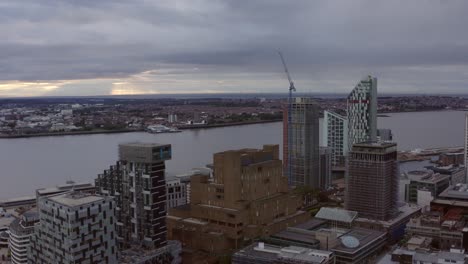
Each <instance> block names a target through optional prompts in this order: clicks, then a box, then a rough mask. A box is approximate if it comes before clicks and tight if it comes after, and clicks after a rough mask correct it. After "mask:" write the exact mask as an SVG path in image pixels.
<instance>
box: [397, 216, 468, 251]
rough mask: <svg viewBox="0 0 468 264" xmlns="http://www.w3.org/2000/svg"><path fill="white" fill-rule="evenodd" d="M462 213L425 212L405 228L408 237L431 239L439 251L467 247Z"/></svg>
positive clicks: (466, 232) (464, 221)
mask: <svg viewBox="0 0 468 264" xmlns="http://www.w3.org/2000/svg"><path fill="white" fill-rule="evenodd" d="M462 213H463V211H460V210H457V209H450V210H448V211H447V212H446V213H444V212H440V211H430V212H425V213H424V214H422V215H420V216H419V217H415V218H413V219H411V220H410V221H409V222H408V224H407V226H406V233H407V235H409V236H422V237H428V238H431V239H432V240H433V241H434V242H435V243H433V245H437V247H438V248H439V249H441V250H449V249H451V248H464V249H466V248H467V247H468V243H467V242H466V241H467V240H468V236H467V235H468V231H467V230H466V228H465V224H466V220H465V219H464V217H463V214H462Z"/></svg>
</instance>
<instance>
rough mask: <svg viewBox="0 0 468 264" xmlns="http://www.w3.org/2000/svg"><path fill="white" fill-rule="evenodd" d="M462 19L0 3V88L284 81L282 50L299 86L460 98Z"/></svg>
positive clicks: (257, 0)
mask: <svg viewBox="0 0 468 264" xmlns="http://www.w3.org/2000/svg"><path fill="white" fill-rule="evenodd" d="M467 11H468V2H466V1H462V0H453V1H434V2H427V1H403V0H397V1H371V0H359V1H345V0H342V1H339V0H332V1H307V0H298V1H279V0H274V1H270V0H269V1H267V0H263V1H262V0H253V1H236V0H225V1H221V0H219V1H216V0H187V1H124V0H119V1H116V0H100V1H90V0H85V1H72V0H68V1H65V0H63V1H58V0H56V1H55V0H42V1H33V0H24V1H13V0H11V1H3V2H2V3H0V22H1V23H0V34H2V35H3V36H6V37H5V38H2V40H0V50H1V52H0V79H1V80H4V81H7V80H22V81H27V80H67V79H93V78H124V77H127V76H130V75H134V74H137V73H140V72H143V71H147V70H153V69H161V68H163V67H164V66H165V65H171V67H172V68H177V67H178V65H179V66H180V67H181V70H180V71H179V73H178V74H180V75H183V74H184V73H185V69H186V68H187V67H188V68H191V67H200V68H202V69H203V74H204V78H209V76H211V77H213V76H217V75H222V74H228V73H232V74H235V73H248V74H243V75H242V78H245V79H246V80H247V79H248V80H256V79H258V78H259V77H258V76H263V75H262V74H271V75H272V76H278V78H281V77H282V75H281V74H282V69H281V65H280V63H279V60H278V57H277V54H276V50H277V49H281V50H282V51H283V52H284V53H285V55H286V58H287V61H288V64H289V66H290V68H291V70H292V72H293V75H294V77H295V78H298V79H299V80H300V81H302V82H303V83H304V84H305V85H310V86H313V85H315V86H323V87H328V85H330V87H331V86H332V85H336V84H337V83H340V84H341V83H342V84H345V83H349V86H348V87H350V86H352V85H353V84H354V83H355V82H356V80H357V79H359V78H360V77H362V75H365V74H366V73H369V72H370V73H374V74H376V75H378V76H379V77H381V78H388V79H387V83H388V84H389V85H388V86H387V87H385V81H384V80H383V82H380V83H381V84H382V85H384V87H385V88H386V89H388V91H391V89H394V87H398V86H399V87H408V89H414V90H417V89H420V86H425V87H431V89H434V90H436V89H437V87H438V86H440V84H439V82H440V81H442V82H443V81H444V80H447V83H449V82H448V81H449V80H450V84H448V85H450V87H448V89H452V90H453V91H462V90H463V89H464V84H465V81H466V76H465V75H464V73H463V70H460V69H465V68H466V67H465V66H467V65H468V34H465V28H466V25H468V17H467V16H466V15H465V14H466V12H467ZM414 66H430V67H432V69H433V70H431V72H430V73H428V72H427V71H414V70H408V67H414ZM446 66H453V67H450V68H449V69H450V70H449V72H447V71H446V70H445V71H444V70H443V68H444V67H446ZM455 66H459V67H458V68H457V67H455ZM438 69H439V70H438ZM446 69H447V68H446ZM434 71H436V72H437V73H436V74H435V73H434ZM187 74H191V77H193V75H194V73H192V72H189V73H187ZM356 75H357V76H356ZM195 76H196V75H195ZM207 76H208V77H207ZM431 76H438V79H437V80H440V81H437V80H434V79H433V78H431ZM260 78H262V77H260ZM454 80H457V81H454ZM403 82H407V83H406V84H405V83H403ZM428 82H432V83H428ZM390 84H391V85H392V86H390ZM257 85H258V86H259V87H260V86H261V85H262V84H261V83H258V84H257ZM348 87H344V88H346V89H347V88H348ZM411 87H412V88H411ZM319 88H320V87H317V89H319ZM278 89H279V88H278ZM402 89H403V88H402ZM72 90H73V89H72V88H70V87H68V88H67V91H72ZM274 91H276V90H273V92H274ZM77 92H79V91H78V88H77ZM86 92H89V91H88V90H86Z"/></svg>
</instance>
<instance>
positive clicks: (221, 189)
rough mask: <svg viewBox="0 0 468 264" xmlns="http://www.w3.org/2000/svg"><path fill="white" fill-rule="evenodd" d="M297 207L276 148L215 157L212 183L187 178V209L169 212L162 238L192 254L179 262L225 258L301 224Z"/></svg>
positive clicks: (297, 199) (304, 217)
mask: <svg viewBox="0 0 468 264" xmlns="http://www.w3.org/2000/svg"><path fill="white" fill-rule="evenodd" d="M301 205H302V197H300V195H296V194H293V193H290V192H289V188H288V185H287V179H286V177H284V176H283V173H282V163H281V160H280V159H279V146H278V145H265V146H264V147H263V149H258V150H257V149H241V150H230V151H225V152H220V153H216V154H214V171H213V178H210V177H209V175H206V174H204V175H202V174H200V175H194V176H192V177H191V199H190V204H189V205H185V206H179V207H175V208H171V209H169V215H168V217H167V225H168V237H169V238H170V239H174V240H179V241H181V242H182V244H183V245H185V247H186V249H187V252H193V254H194V255H193V256H192V258H191V259H192V261H193V262H189V260H185V261H184V263H185V262H187V263H202V262H201V261H202V260H204V261H205V259H198V261H200V262H197V261H196V259H197V256H196V255H199V254H202V253H208V254H209V256H222V255H228V254H229V255H230V254H231V253H232V251H231V250H233V249H237V248H239V247H241V246H243V243H244V242H245V241H246V240H248V239H254V238H257V237H260V236H267V235H269V234H274V233H276V232H278V231H280V230H282V229H285V228H286V227H288V226H292V225H294V224H299V223H302V222H304V221H306V220H307V219H308V218H309V217H310V216H309V215H308V213H306V212H304V211H301V210H300V208H301ZM197 252H198V253H197ZM207 263H208V262H207ZM209 263H211V262H209Z"/></svg>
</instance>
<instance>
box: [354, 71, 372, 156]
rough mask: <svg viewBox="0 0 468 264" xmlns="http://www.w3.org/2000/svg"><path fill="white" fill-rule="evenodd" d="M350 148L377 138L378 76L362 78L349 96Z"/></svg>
mask: <svg viewBox="0 0 468 264" xmlns="http://www.w3.org/2000/svg"><path fill="white" fill-rule="evenodd" d="M347 112H348V150H351V149H352V147H353V145H354V144H356V143H361V142H367V141H376V140H377V78H373V77H372V76H368V77H367V78H366V79H364V80H361V81H360V82H359V83H358V84H357V85H356V87H355V88H354V89H353V90H352V91H351V93H350V94H349V95H348V98H347Z"/></svg>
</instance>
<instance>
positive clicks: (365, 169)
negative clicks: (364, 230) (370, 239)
mask: <svg viewBox="0 0 468 264" xmlns="http://www.w3.org/2000/svg"><path fill="white" fill-rule="evenodd" d="M347 173H348V175H347V177H346V178H347V179H346V180H347V195H346V200H345V202H346V209H348V210H352V211H357V212H358V213H359V215H360V216H361V217H365V218H369V219H374V220H388V219H390V218H391V217H393V216H394V215H395V213H396V212H397V200H398V180H399V175H398V162H397V145H396V144H395V143H388V142H378V143H375V142H364V143H358V144H354V146H353V149H352V150H351V151H350V152H349V154H348V171H347Z"/></svg>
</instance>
